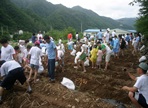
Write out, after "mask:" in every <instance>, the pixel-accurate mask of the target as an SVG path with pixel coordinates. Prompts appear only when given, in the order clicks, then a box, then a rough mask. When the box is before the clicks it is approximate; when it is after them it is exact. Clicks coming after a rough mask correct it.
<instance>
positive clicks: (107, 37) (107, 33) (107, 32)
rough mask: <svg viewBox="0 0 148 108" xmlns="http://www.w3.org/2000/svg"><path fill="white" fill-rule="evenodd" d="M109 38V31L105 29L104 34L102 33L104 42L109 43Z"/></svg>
mask: <svg viewBox="0 0 148 108" xmlns="http://www.w3.org/2000/svg"><path fill="white" fill-rule="evenodd" d="M109 38H110V29H109V28H107V30H106V32H105V33H104V39H103V40H104V42H105V43H109Z"/></svg>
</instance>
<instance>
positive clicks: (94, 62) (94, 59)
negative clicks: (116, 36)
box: [90, 45, 98, 68]
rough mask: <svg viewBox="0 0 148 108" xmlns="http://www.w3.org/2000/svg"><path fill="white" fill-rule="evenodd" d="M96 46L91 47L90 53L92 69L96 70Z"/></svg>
mask: <svg viewBox="0 0 148 108" xmlns="http://www.w3.org/2000/svg"><path fill="white" fill-rule="evenodd" d="M97 52H98V49H97V45H94V46H93V49H92V50H91V51H90V54H91V57H90V61H91V63H92V68H96V61H97Z"/></svg>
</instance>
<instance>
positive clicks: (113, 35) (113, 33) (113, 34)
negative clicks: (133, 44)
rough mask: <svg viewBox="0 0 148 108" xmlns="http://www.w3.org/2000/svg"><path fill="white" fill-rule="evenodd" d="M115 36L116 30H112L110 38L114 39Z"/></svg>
mask: <svg viewBox="0 0 148 108" xmlns="http://www.w3.org/2000/svg"><path fill="white" fill-rule="evenodd" d="M115 36H116V30H114V31H113V32H112V38H114V37H115Z"/></svg>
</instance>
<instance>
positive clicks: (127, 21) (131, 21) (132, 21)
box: [117, 18, 137, 29]
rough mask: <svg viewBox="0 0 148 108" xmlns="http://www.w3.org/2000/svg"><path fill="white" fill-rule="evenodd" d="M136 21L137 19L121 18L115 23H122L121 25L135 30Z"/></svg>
mask: <svg viewBox="0 0 148 108" xmlns="http://www.w3.org/2000/svg"><path fill="white" fill-rule="evenodd" d="M136 20H137V18H121V19H118V20H117V21H118V22H120V23H122V24H125V25H128V26H131V27H132V28H134V29H135V26H134V25H135V23H136Z"/></svg>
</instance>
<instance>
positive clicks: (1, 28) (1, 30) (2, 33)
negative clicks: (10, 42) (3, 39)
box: [1, 26, 3, 35]
mask: <svg viewBox="0 0 148 108" xmlns="http://www.w3.org/2000/svg"><path fill="white" fill-rule="evenodd" d="M1 33H2V35H3V27H2V26H1Z"/></svg>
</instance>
